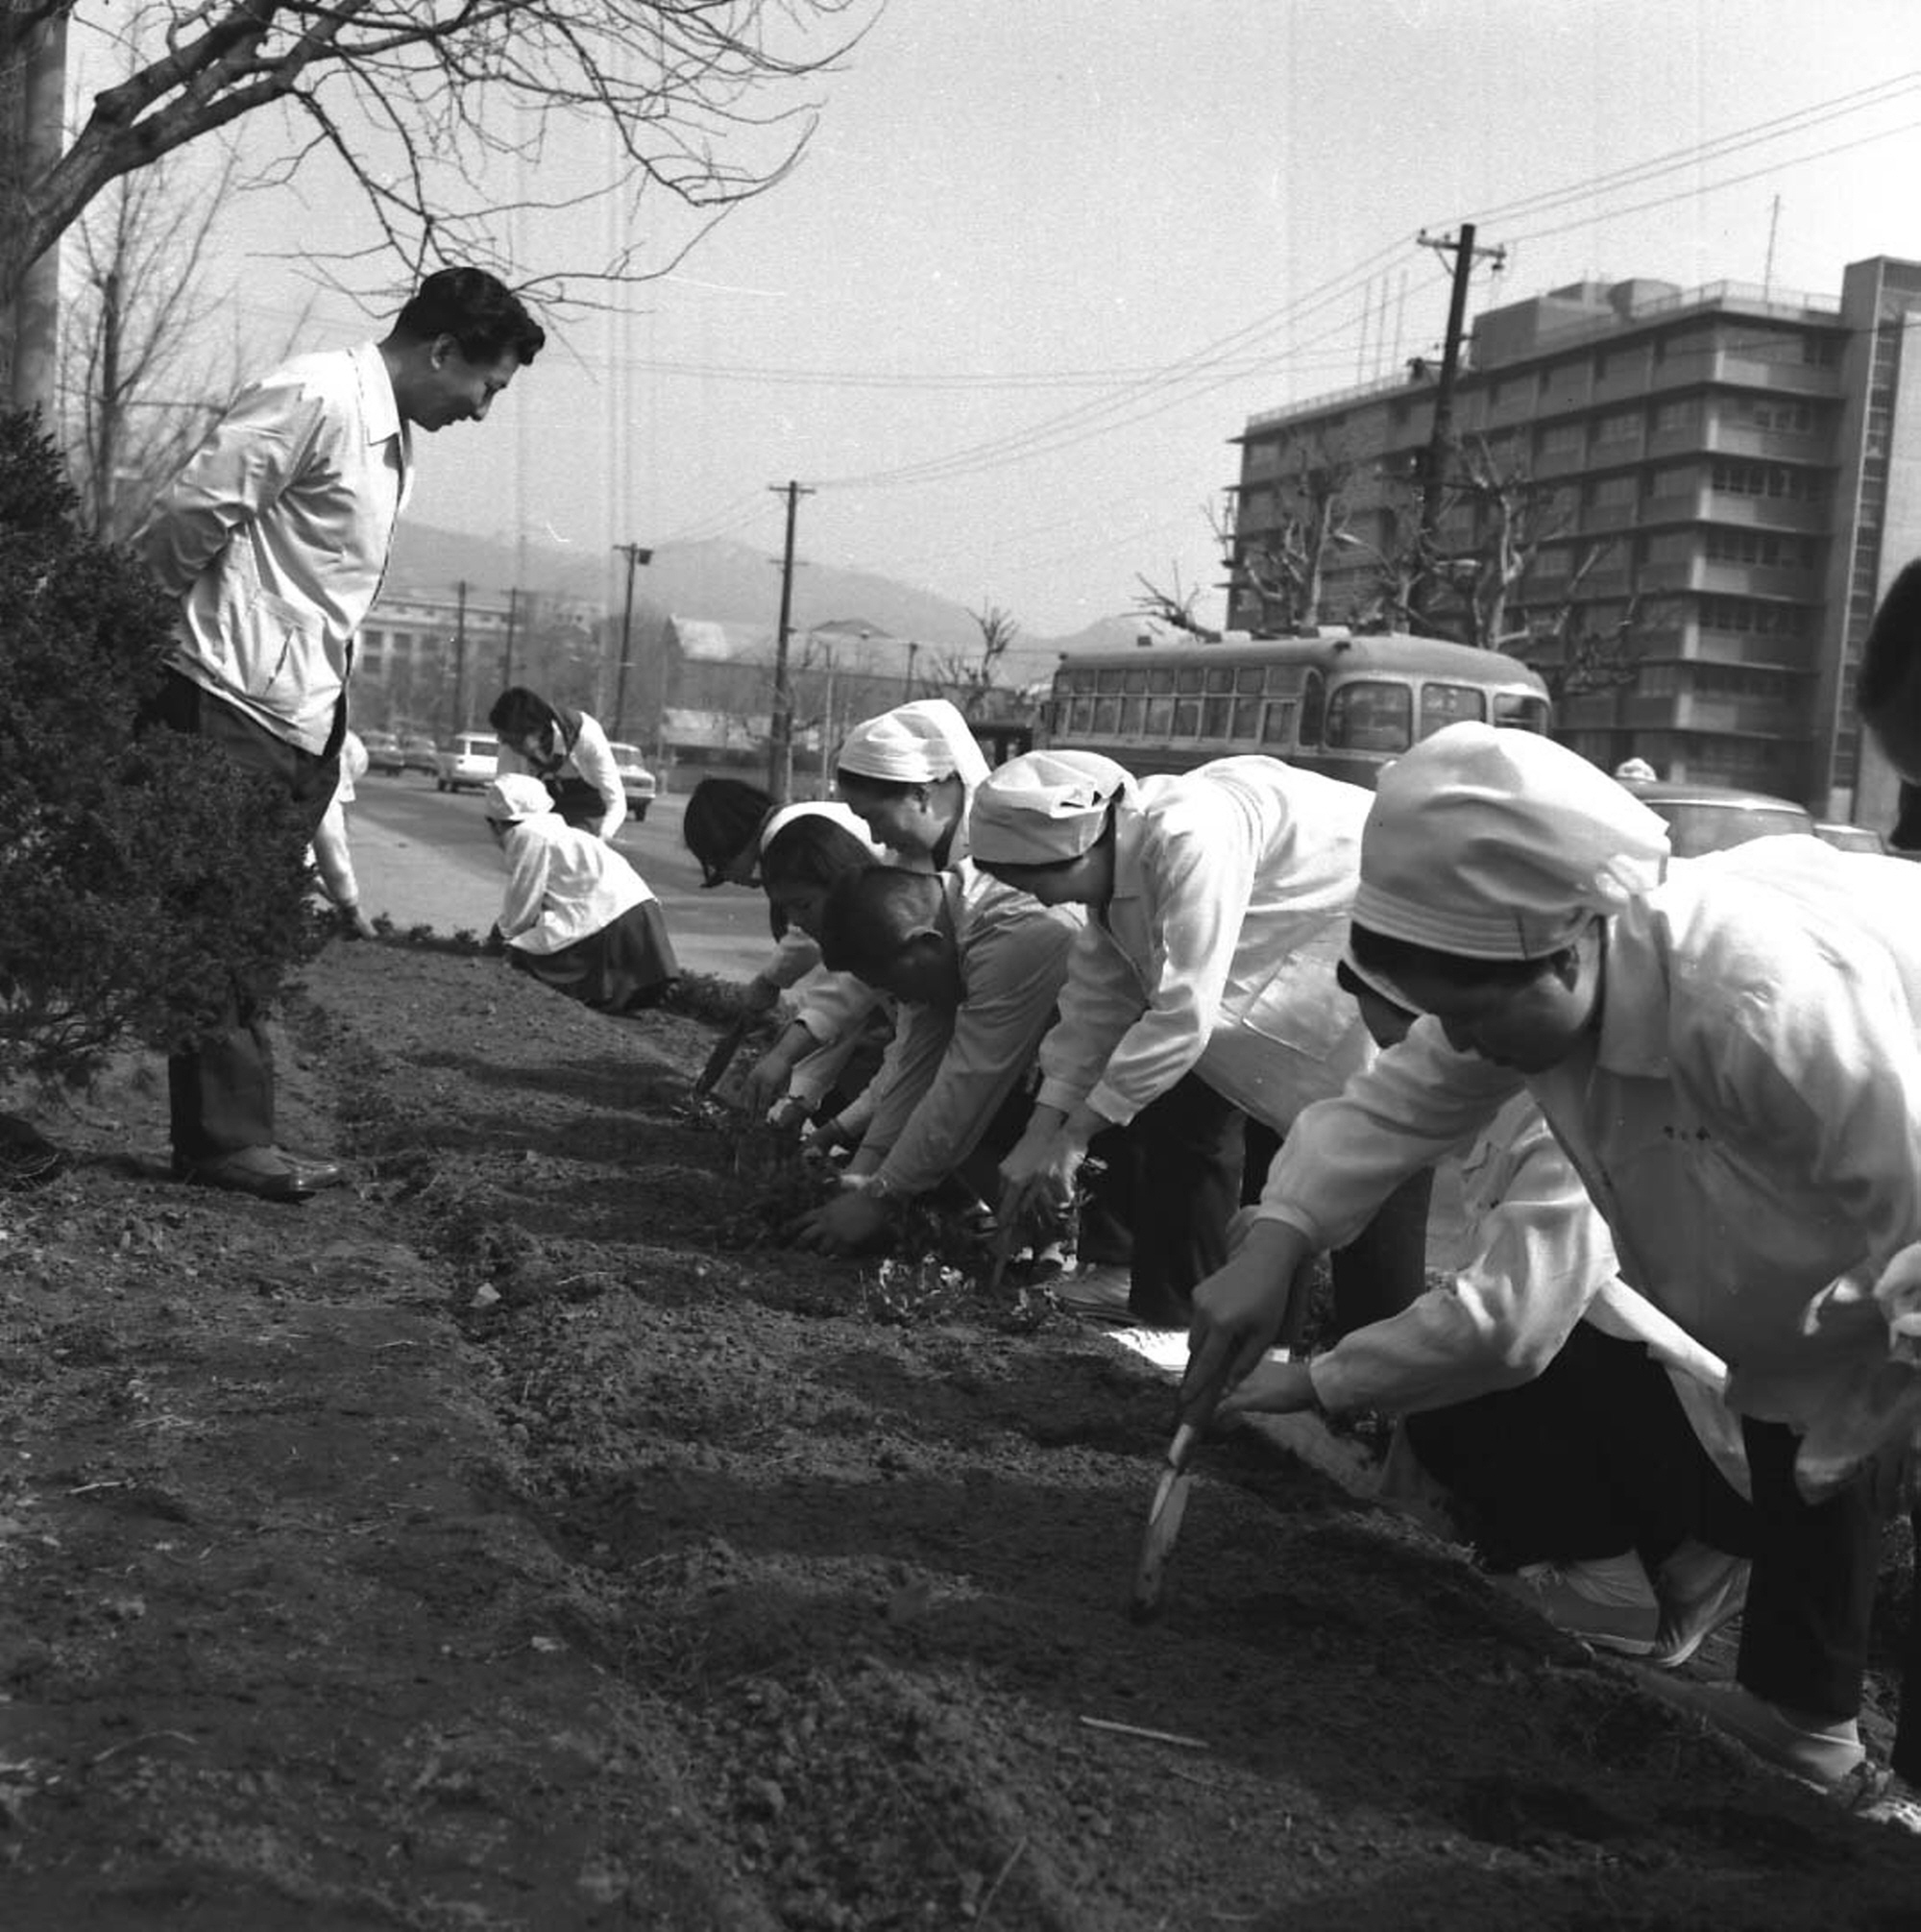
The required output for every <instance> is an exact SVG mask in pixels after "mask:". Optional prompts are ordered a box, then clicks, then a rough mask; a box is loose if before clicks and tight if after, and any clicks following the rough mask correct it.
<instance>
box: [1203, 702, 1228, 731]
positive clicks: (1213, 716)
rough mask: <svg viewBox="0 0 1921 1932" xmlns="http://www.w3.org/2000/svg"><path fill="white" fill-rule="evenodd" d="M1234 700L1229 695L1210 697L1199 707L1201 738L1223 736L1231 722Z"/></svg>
mask: <svg viewBox="0 0 1921 1932" xmlns="http://www.w3.org/2000/svg"><path fill="white" fill-rule="evenodd" d="M1233 716H1234V700H1233V699H1232V698H1231V697H1210V698H1208V699H1207V700H1206V701H1205V702H1204V704H1203V705H1202V707H1201V735H1202V737H1203V738H1225V737H1227V735H1228V725H1229V724H1231V723H1232V722H1233Z"/></svg>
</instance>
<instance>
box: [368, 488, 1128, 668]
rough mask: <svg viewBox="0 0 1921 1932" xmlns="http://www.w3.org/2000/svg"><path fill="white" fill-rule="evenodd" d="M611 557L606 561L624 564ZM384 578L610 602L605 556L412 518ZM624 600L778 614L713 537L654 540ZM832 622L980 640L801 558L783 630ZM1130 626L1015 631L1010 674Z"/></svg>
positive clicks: (748, 559)
mask: <svg viewBox="0 0 1921 1932" xmlns="http://www.w3.org/2000/svg"><path fill="white" fill-rule="evenodd" d="M614 562H615V568H617V569H618V568H623V567H620V566H619V564H618V560H614ZM391 575H392V581H393V584H394V587H395V588H396V589H397V590H403V591H409V590H410V591H422V592H436V593H444V592H446V591H448V590H450V588H451V587H452V586H453V585H454V584H456V583H458V582H461V581H463V580H464V581H466V582H467V583H469V584H471V585H474V586H476V587H478V588H481V589H483V590H486V591H490V592H494V593H496V594H498V593H503V592H504V591H505V590H506V589H507V588H508V586H509V585H518V586H519V587H520V588H521V589H523V590H526V591H533V592H537V593H543V594H548V595H555V596H561V597H567V598H573V599H582V600H584V601H588V602H593V603H598V604H606V603H607V602H608V601H609V585H610V583H612V582H614V581H615V577H614V575H613V572H612V571H611V570H610V560H609V559H608V558H605V557H601V556H597V555H596V556H583V555H582V554H581V553H580V552H579V551H578V550H561V549H558V548H556V547H555V546H553V545H549V544H538V543H527V544H524V545H522V544H516V543H509V542H501V541H498V540H495V539H492V538H487V537H476V536H470V535H467V534H465V533H464V532H461V531H457V530H443V529H436V528H435V527H433V526H431V525H429V524H415V523H403V524H402V525H401V530H400V534H399V536H398V537H397V538H396V540H395V544H394V562H393V569H392V574H391ZM634 609H635V614H636V617H637V618H639V617H642V616H644V615H646V614H648V613H653V614H658V615H661V616H672V617H679V618H713V619H717V620H718V621H719V622H721V623H723V624H761V625H764V626H765V627H766V632H767V634H768V636H769V637H771V636H772V635H773V631H774V627H775V624H777V623H778V621H779V616H780V575H779V572H778V571H777V569H776V568H775V567H774V565H773V564H772V563H771V562H770V560H769V559H768V557H767V555H766V552H765V551H764V550H758V549H755V548H754V547H752V546H750V545H746V544H734V543H727V542H725V541H722V540H716V541H712V542H708V543H698V544H664V545H662V546H661V548H660V549H659V550H655V551H654V553H653V560H652V561H651V562H650V563H648V564H646V565H644V566H643V567H642V568H641V569H640V570H639V571H638V572H637V573H636V575H635V578H634ZM836 622H840V623H859V624H865V625H869V626H871V627H872V628H873V629H875V630H877V631H880V632H882V633H884V634H886V635H887V636H889V637H898V638H901V639H902V640H908V639H912V640H913V641H914V642H915V643H917V644H919V645H920V646H921V647H922V648H923V649H929V648H931V649H933V650H935V651H948V650H952V651H962V652H969V653H971V652H972V651H973V650H975V649H976V648H978V647H979V645H980V640H981V630H980V626H979V625H978V624H976V623H975V622H974V618H973V614H972V612H970V611H969V610H968V609H967V607H966V606H965V605H963V604H959V603H955V602H953V601H951V600H950V599H946V598H942V597H937V596H936V595H935V594H934V593H933V592H932V591H926V590H919V589H916V588H915V587H914V586H913V585H912V584H903V583H896V582H895V581H894V580H893V579H892V578H890V577H884V576H877V575H873V574H872V573H870V572H866V571H848V570H837V569H835V568H833V567H832V566H830V565H826V564H815V563H810V562H808V561H807V560H806V559H805V558H804V557H803V558H802V559H801V561H800V562H799V564H798V565H797V567H796V569H795V571H794V579H793V612H792V618H791V623H792V625H793V628H794V629H795V630H796V631H802V630H807V629H810V628H811V627H813V626H814V625H815V624H832V623H836ZM1137 628H1138V620H1136V619H1134V618H1131V617H1128V616H1125V615H1120V616H1115V617H1111V618H1104V619H1102V620H1100V621H1099V622H1098V623H1095V624H1089V625H1087V626H1086V627H1085V628H1084V629H1082V630H1079V631H1076V632H1075V633H1074V635H1073V636H1072V637H1066V638H1048V637H1032V636H1029V635H1028V634H1026V633H1025V632H1023V633H1022V634H1021V635H1020V637H1019V638H1018V639H1017V640H1016V642H1015V644H1014V647H1013V648H1012V649H1011V650H1009V653H1008V659H1007V667H1008V681H1009V682H1011V683H1028V682H1031V681H1033V680H1035V679H1039V678H1044V677H1046V676H1047V675H1048V674H1049V673H1051V672H1052V671H1053V669H1054V666H1055V663H1056V661H1057V659H1058V656H1059V654H1060V653H1061V652H1062V651H1063V650H1066V651H1074V650H1088V649H1097V648H1113V647H1114V646H1116V645H1127V644H1131V643H1132V642H1133V639H1134V633H1135V631H1136V630H1137Z"/></svg>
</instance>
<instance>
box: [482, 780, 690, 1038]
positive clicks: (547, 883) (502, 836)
mask: <svg viewBox="0 0 1921 1932" xmlns="http://www.w3.org/2000/svg"><path fill="white" fill-rule="evenodd" d="M484 796H485V804H486V812H487V823H488V826H489V828H490V829H491V830H492V832H493V834H494V840H495V843H496V844H498V846H499V847H500V855H501V857H502V859H503V860H504V861H505V862H506V867H507V890H506V895H505V897H504V899H503V900H502V902H501V906H500V917H499V918H498V920H497V921H496V923H495V926H494V934H493V937H494V939H495V941H496V942H500V943H503V944H504V946H505V949H506V955H507V961H508V964H509V965H510V966H516V967H518V968H519V969H520V970H521V971H522V972H524V973H530V974H532V975H533V977H534V978H535V979H537V980H539V981H541V982H542V984H543V985H546V986H550V987H552V988H553V990H555V991H556V992H564V993H566V994H567V996H568V997H569V998H570V999H577V1000H579V1001H580V1003H581V1004H582V1005H583V1006H590V1007H592V1008H593V1009H594V1010H595V1011H596V1013H615V1014H621V1013H635V1012H638V1011H639V1010H641V1009H642V1008H644V1007H649V1006H653V1005H655V1004H657V1003H658V1001H659V1000H660V997H661V995H662V994H663V993H664V992H666V991H667V990H668V988H669V987H670V986H671V985H672V984H673V982H674V980H675V979H676V978H677V977H678V975H679V972H680V966H679V965H678V963H677V962H676V961H675V959H674V956H673V943H672V942H671V941H670V940H669V938H668V931H667V921H666V920H665V919H664V918H663V917H661V909H660V901H659V900H658V899H657V898H655V897H654V895H653V893H652V891H651V889H650V888H649V887H648V885H647V882H646V881H645V880H644V878H642V877H641V875H640V874H639V873H638V872H637V871H635V870H634V868H633V867H631V866H630V865H628V863H627V862H626V860H625V859H623V858H622V857H621V856H620V853H619V852H617V851H616V850H615V849H614V848H613V846H611V845H608V844H602V843H601V841H600V840H599V839H597V838H596V837H595V836H594V834H593V833H592V832H585V831H581V830H578V829H576V828H575V827H574V826H571V825H570V824H568V823H567V821H566V820H565V819H562V817H561V816H560V814H559V813H558V812H557V811H556V810H555V809H554V806H553V800H552V798H551V797H550V796H549V795H548V793H547V787H546V786H545V785H543V784H542V783H541V781H540V780H539V779H538V778H534V777H531V776H528V775H526V774H524V773H520V772H514V773H510V774H509V775H507V776H506V777H504V778H496V779H495V780H494V781H493V782H492V783H491V784H490V785H489V786H488V787H487V790H486V793H485V795H484Z"/></svg>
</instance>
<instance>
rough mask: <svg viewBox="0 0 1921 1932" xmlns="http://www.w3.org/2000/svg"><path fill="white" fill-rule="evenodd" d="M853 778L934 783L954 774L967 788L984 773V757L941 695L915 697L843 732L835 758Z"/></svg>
mask: <svg viewBox="0 0 1921 1932" xmlns="http://www.w3.org/2000/svg"><path fill="white" fill-rule="evenodd" d="M835 764H836V767H837V769H838V770H842V771H846V772H849V773H851V774H852V775H853V776H854V777H856V778H881V779H886V780H888V781H889V782H891V783H893V784H898V785H934V784H937V783H938V782H939V781H940V780H941V779H942V778H953V777H958V778H959V779H960V782H961V783H962V784H963V785H964V786H965V787H966V788H967V790H968V791H970V792H971V791H972V790H973V789H974V787H975V786H976V785H978V784H979V783H980V782H981V780H982V779H983V778H985V776H986V775H987V756H986V753H985V752H984V751H983V750H982V749H981V742H980V740H979V739H977V738H976V737H975V736H974V733H973V731H972V729H971V728H970V727H969V725H968V723H967V721H966V720H965V719H964V718H962V717H961V715H960V712H959V711H958V710H956V709H955V707H954V706H953V705H952V704H950V703H949V702H948V701H947V699H946V698H944V697H916V698H915V699H914V700H913V702H912V704H896V705H895V706H894V708H893V709H892V710H891V711H884V712H882V713H881V715H880V716H879V717H878V718H863V720H862V721H860V723H858V724H857V725H855V727H854V728H853V730H851V731H850V732H848V734H847V736H846V738H845V740H844V741H843V742H842V744H841V746H840V755H839V758H838V759H836V761H835Z"/></svg>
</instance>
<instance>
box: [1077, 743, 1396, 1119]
mask: <svg viewBox="0 0 1921 1932" xmlns="http://www.w3.org/2000/svg"><path fill="white" fill-rule="evenodd" d="M1368 802H1369V794H1368V793H1366V792H1364V791H1363V790H1362V789H1361V788H1360V787H1359V786H1357V785H1346V784H1343V783H1341V782H1340V781H1339V780H1337V779H1333V778H1324V777H1322V776H1320V775H1319V774H1318V773H1316V772H1312V771H1299V770H1294V769H1293V768H1292V767H1290V766H1287V765H1283V764H1281V763H1280V762H1279V761H1278V760H1277V759H1273V758H1259V757H1248V758H1222V759H1217V760H1216V761H1215V762H1214V763H1212V764H1209V765H1203V766H1201V767H1199V768H1198V769H1197V770H1193V771H1189V772H1186V773H1183V774H1182V775H1180V776H1179V777H1171V778H1167V777H1163V778H1147V779H1143V780H1141V781H1140V782H1139V783H1138V784H1130V785H1129V786H1128V787H1127V788H1126V789H1125V790H1124V791H1123V792H1122V794H1121V797H1120V801H1119V803H1118V805H1117V807H1116V813H1115V831H1114V891H1113V896H1112V898H1111V899H1110V901H1109V902H1108V904H1107V905H1106V908H1105V909H1104V910H1103V911H1101V912H1099V913H1097V915H1096V916H1095V917H1092V918H1090V919H1089V920H1088V922H1087V925H1086V927H1085V929H1084V930H1083V931H1082V935H1081V937H1080V938H1079V939H1078V940H1077V941H1076V942H1075V945H1074V950H1073V954H1072V957H1071V960H1070V965H1069V972H1068V981H1067V986H1066V989H1065V990H1064V991H1063V992H1062V994H1061V1001H1060V1021H1059V1024H1058V1026H1056V1027H1055V1029H1054V1030H1053V1031H1052V1032H1051V1033H1050V1034H1049V1035H1048V1037H1047V1039H1046V1041H1045V1043H1044V1044H1043V1045H1042V1047H1041V1053H1040V1065H1041V1074H1042V1084H1041V1089H1040V1099H1041V1103H1042V1104H1043V1105H1045V1106H1050V1107H1058V1108H1059V1109H1061V1111H1062V1112H1064V1113H1071V1112H1072V1111H1073V1110H1074V1108H1075V1107H1076V1106H1077V1105H1078V1104H1080V1103H1081V1102H1082V1101H1083V1100H1084V1101H1085V1102H1086V1104H1087V1105H1088V1106H1089V1107H1090V1108H1091V1109H1092V1110H1093V1111H1094V1112H1095V1113H1098V1114H1100V1115H1101V1116H1102V1117H1103V1118H1104V1119H1106V1120H1108V1121H1111V1122H1114V1123H1115V1124H1117V1125H1122V1124H1125V1123H1126V1122H1128V1121H1130V1120H1131V1119H1132V1118H1133V1116H1134V1115H1135V1114H1136V1113H1139V1112H1140V1110H1141V1109H1142V1108H1143V1107H1145V1106H1146V1105H1147V1104H1148V1102H1149V1101H1151V1100H1154V1099H1156V1098H1157V1097H1158V1096H1159V1095H1161V1094H1163V1093H1165V1092H1166V1091H1167V1090H1168V1089H1169V1088H1171V1087H1173V1086H1174V1085H1175V1083H1176V1082H1177V1081H1178V1080H1179V1079H1180V1077H1181V1076H1182V1075H1183V1074H1184V1073H1186V1072H1188V1071H1189V1070H1190V1069H1198V1070H1199V1072H1200V1074H1201V1076H1202V1078H1203V1079H1204V1080H1205V1081H1207V1083H1208V1084H1209V1085H1210V1086H1212V1087H1214V1088H1217V1089H1218V1090H1219V1091H1220V1092H1222V1093H1224V1094H1225V1095H1226V1096H1227V1097H1228V1099H1229V1100H1232V1101H1233V1102H1234V1103H1235V1104H1236V1105H1237V1106H1239V1107H1242V1108H1244V1109H1246V1111H1247V1112H1248V1113H1252V1115H1254V1117H1255V1118H1256V1119H1260V1120H1265V1121H1267V1122H1268V1123H1269V1124H1270V1125H1272V1126H1275V1127H1278V1128H1281V1129H1283V1130H1285V1129H1286V1128H1287V1127H1288V1126H1289V1125H1290V1124H1291V1123H1292V1121H1293V1120H1294V1117H1295V1115H1296V1114H1297V1113H1299V1112H1300V1111H1301V1108H1303V1107H1305V1106H1306V1105H1308V1103H1309V1102H1311V1101H1314V1100H1319V1099H1322V1098H1324V1097H1325V1096H1326V1095H1329V1094H1334V1093H1338V1092H1339V1091H1340V1090H1341V1087H1342V1084H1343V1083H1344V1082H1345V1081H1346V1079H1347V1078H1348V1076H1349V1075H1350V1073H1352V1072H1354V1071H1355V1070H1357V1069H1358V1068H1360V1067H1362V1066H1365V1065H1367V1064H1369V1063H1370V1062H1371V1061H1372V1059H1373V1057H1374V1044H1373V1041H1372V1040H1371V1039H1369V1038H1368V1033H1367V1029H1366V1028H1365V1027H1364V1026H1362V1024H1361V1021H1360V1017H1359V1015H1358V1013H1357V1011H1356V1009H1355V1006H1354V1003H1353V1001H1352V1000H1350V998H1349V997H1348V995H1347V994H1346V993H1345V992H1343V991H1342V990H1341V989H1340V987H1339V986H1338V985H1337V984H1336V982H1335V978H1334V967H1335V964H1336V962H1337V961H1338V960H1339V958H1340V954H1341V948H1342V946H1343V944H1344V942H1345V940H1346V935H1347V921H1348V914H1349V910H1350V907H1351V905H1352V903H1353V897H1354V889H1355V885H1356V882H1357V879H1358V868H1359V863H1360V843H1361V825H1362V821H1363V820H1364V819H1366V817H1367V812H1368Z"/></svg>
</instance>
